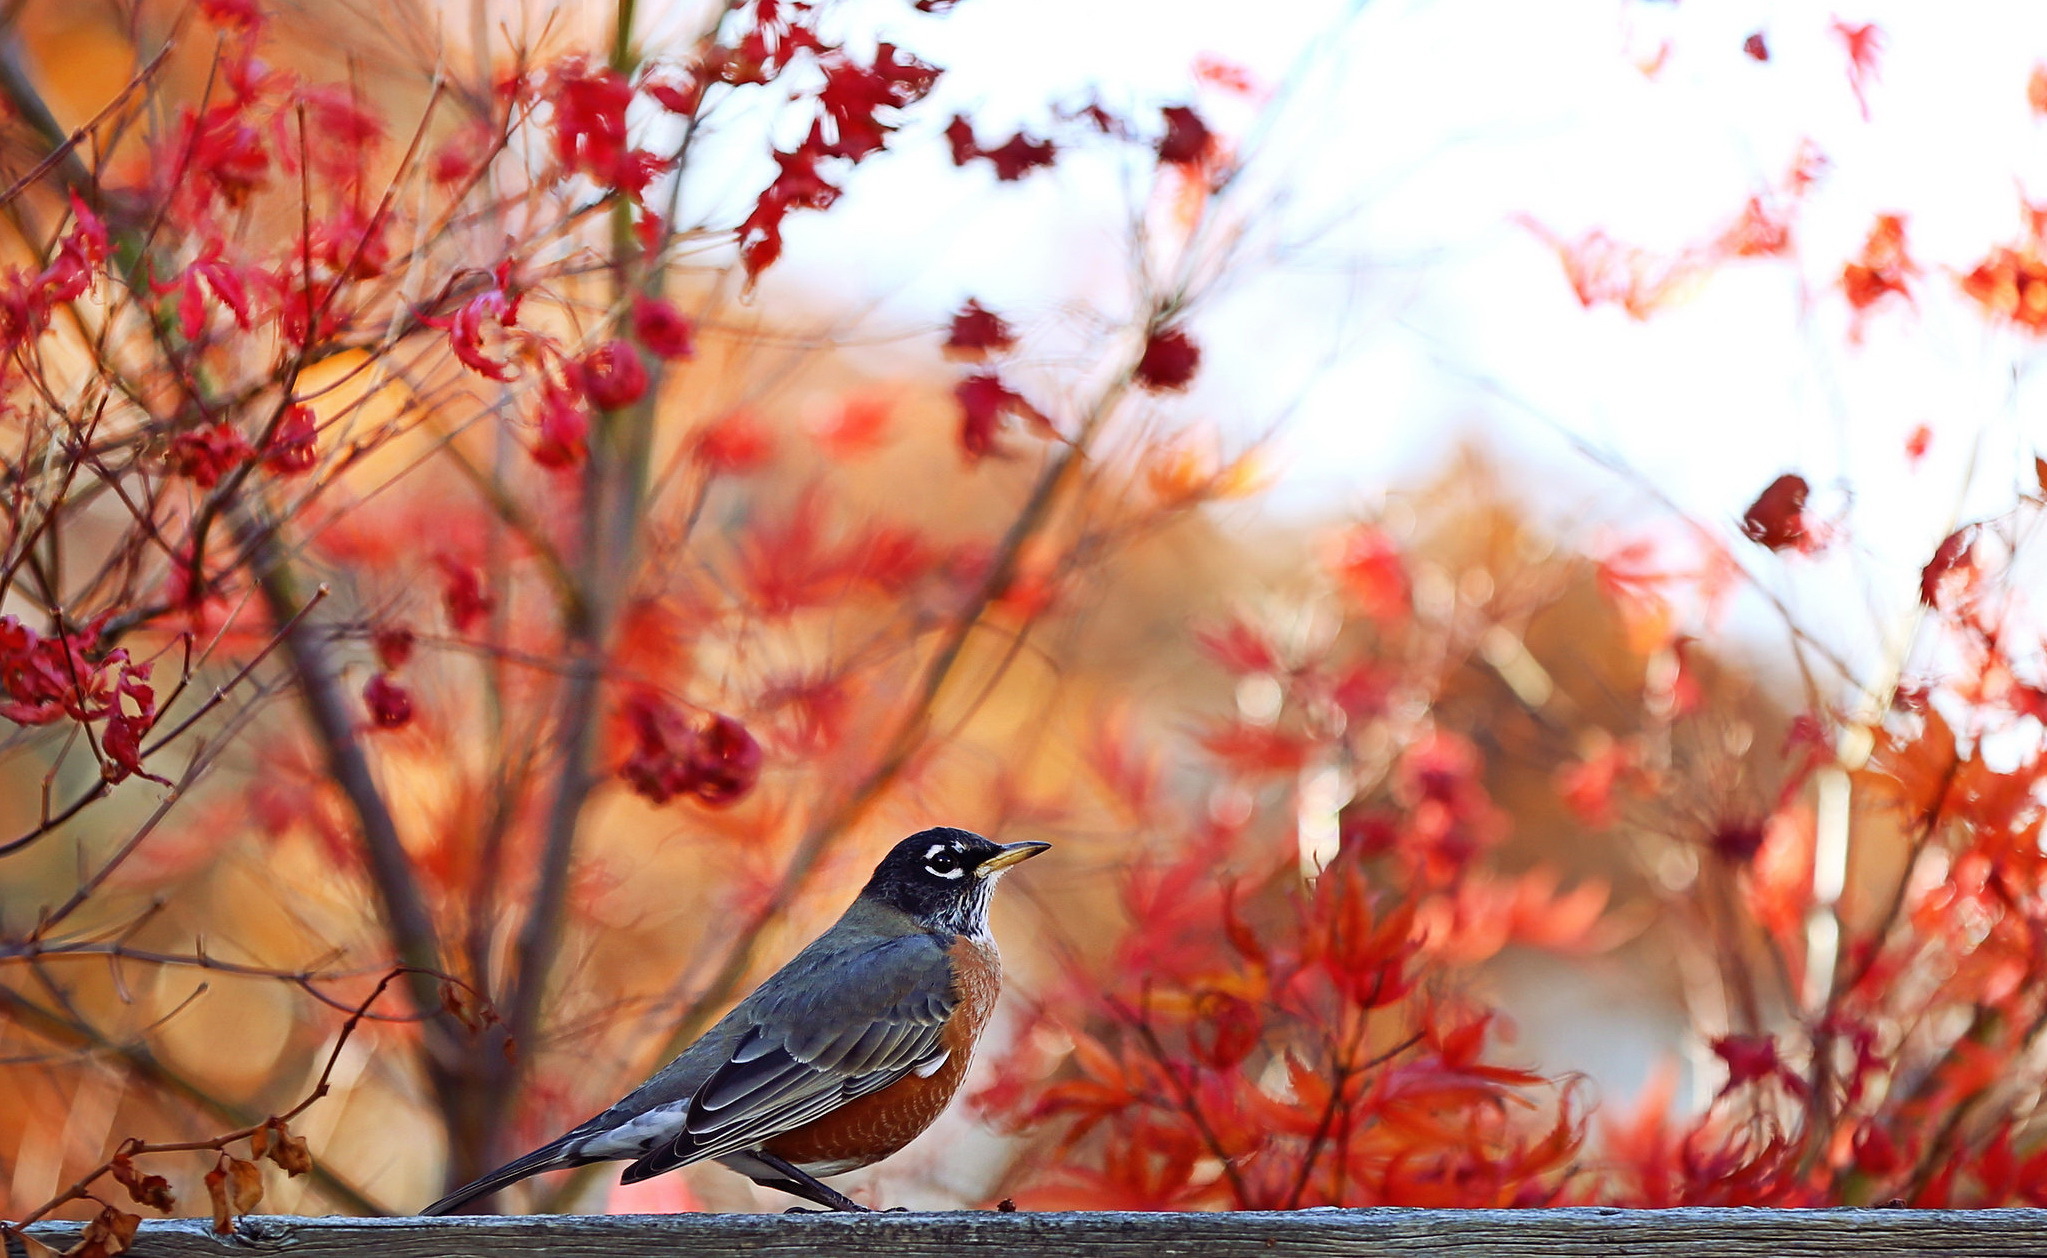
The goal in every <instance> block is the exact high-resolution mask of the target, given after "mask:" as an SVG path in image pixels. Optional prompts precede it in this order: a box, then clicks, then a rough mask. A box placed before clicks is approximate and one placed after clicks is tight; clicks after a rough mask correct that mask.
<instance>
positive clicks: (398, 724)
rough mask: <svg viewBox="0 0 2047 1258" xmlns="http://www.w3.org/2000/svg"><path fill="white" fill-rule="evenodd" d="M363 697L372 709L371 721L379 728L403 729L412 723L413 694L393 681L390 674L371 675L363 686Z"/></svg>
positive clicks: (366, 705)
mask: <svg viewBox="0 0 2047 1258" xmlns="http://www.w3.org/2000/svg"><path fill="white" fill-rule="evenodd" d="M362 698H363V705H364V706H365V707H367V708H368V709H369V711H370V723H371V724H372V725H374V726H376V727H377V728H378V729H403V728H405V727H406V726H407V725H410V724H412V696H411V695H409V694H407V693H406V692H405V688H404V687H403V686H400V685H399V684H398V683H397V682H395V681H392V680H391V676H390V674H388V673H377V674H374V675H373V676H371V678H370V680H369V682H368V683H367V684H366V685H364V686H363V691H362Z"/></svg>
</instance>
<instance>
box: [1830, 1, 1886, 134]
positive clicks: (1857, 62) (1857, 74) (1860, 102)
mask: <svg viewBox="0 0 2047 1258" xmlns="http://www.w3.org/2000/svg"><path fill="white" fill-rule="evenodd" d="M1834 37H1835V38H1836V39H1839V40H1840V41H1841V46H1842V47H1843V48H1844V49H1845V50H1846V51H1847V53H1848V87H1849V89H1850V90H1851V91H1853V92H1854V93H1855V105H1856V107H1857V108H1858V109H1860V110H1861V111H1862V120H1863V121H1864V122H1867V121H1869V85H1870V83H1871V81H1872V80H1874V79H1875V78H1876V73H1877V65H1876V62H1877V57H1878V55H1879V54H1881V53H1882V52H1883V46H1884V33H1883V31H1882V30H1881V29H1879V28H1878V27H1877V26H1876V24H1875V23H1873V22H1872V23H1866V24H1864V25H1861V26H1856V25H1852V24H1850V23H1848V22H1844V21H1842V20H1841V19H1840V18H1835V19H1834Z"/></svg>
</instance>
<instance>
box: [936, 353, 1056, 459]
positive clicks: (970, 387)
mask: <svg viewBox="0 0 2047 1258" xmlns="http://www.w3.org/2000/svg"><path fill="white" fill-rule="evenodd" d="M952 392H953V397H954V398H955V399H956V400H957V401H958V402H959V407H960V450H961V451H962V452H963V453H965V454H966V456H967V461H968V462H977V461H979V460H980V459H983V458H985V457H987V456H988V455H990V454H995V453H999V448H998V446H997V444H996V436H997V434H998V432H999V431H1000V429H1001V427H1002V420H1003V417H1004V416H1007V415H1018V416H1022V417H1023V418H1024V419H1026V420H1028V421H1029V422H1030V424H1031V426H1032V427H1034V428H1036V429H1038V430H1039V431H1041V432H1044V433H1045V434H1047V435H1051V433H1052V425H1051V421H1050V420H1048V419H1046V418H1045V416H1044V413H1043V412H1041V411H1039V410H1038V409H1037V408H1036V407H1034V406H1032V405H1031V404H1030V402H1029V401H1028V400H1027V399H1026V398H1025V397H1024V395H1023V394H1021V393H1018V392H1017V391H1016V390H1014V389H1012V388H1010V387H1009V386H1007V385H1005V384H1003V383H1002V378H1001V377H1000V376H998V375H996V374H995V373H994V372H992V371H984V372H979V373H977V374H975V375H971V376H968V377H967V378H966V379H964V380H961V381H960V382H959V383H958V384H956V385H954V386H953V390H952Z"/></svg>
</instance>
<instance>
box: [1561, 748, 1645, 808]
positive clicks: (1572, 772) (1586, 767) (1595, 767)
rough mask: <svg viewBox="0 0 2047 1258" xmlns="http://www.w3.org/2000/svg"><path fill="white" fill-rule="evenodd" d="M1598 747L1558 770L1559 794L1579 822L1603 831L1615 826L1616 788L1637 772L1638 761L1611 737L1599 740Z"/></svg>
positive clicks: (1628, 750) (1627, 749)
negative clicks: (1636, 763)
mask: <svg viewBox="0 0 2047 1258" xmlns="http://www.w3.org/2000/svg"><path fill="white" fill-rule="evenodd" d="M1597 747H1598V749H1597V750H1596V751H1594V752H1593V753H1592V754H1591V755H1588V756H1586V757H1584V758H1583V759H1581V760H1578V761H1575V762H1574V763H1571V764H1568V765H1565V766H1564V767H1563V768H1562V769H1560V770H1558V772H1557V793H1558V794H1559V795H1560V796H1562V797H1563V801H1564V804H1565V806H1566V807H1568V808H1569V809H1570V810H1571V812H1572V813H1573V814H1575V815H1576V816H1577V817H1578V819H1579V820H1581V821H1583V822H1584V823H1585V824H1587V825H1590V826H1598V827H1602V828H1603V827H1606V826H1610V825H1612V824H1613V819H1614V801H1613V792H1614V788H1615V787H1616V786H1618V785H1619V784H1620V783H1621V782H1622V781H1623V780H1624V779H1625V778H1626V777H1627V776H1628V775H1630V774H1632V773H1633V772H1634V771H1635V758H1634V755H1633V753H1632V752H1631V751H1630V749H1629V748H1628V747H1627V745H1626V744H1624V743H1621V742H1619V741H1618V740H1616V739H1614V738H1613V737H1612V736H1610V735H1609V736H1605V737H1602V738H1600V739H1599V740H1598V743H1597Z"/></svg>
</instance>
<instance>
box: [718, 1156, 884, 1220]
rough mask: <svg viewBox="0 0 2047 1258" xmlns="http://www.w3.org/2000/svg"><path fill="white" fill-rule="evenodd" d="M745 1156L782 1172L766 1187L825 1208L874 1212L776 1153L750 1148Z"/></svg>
mask: <svg viewBox="0 0 2047 1258" xmlns="http://www.w3.org/2000/svg"><path fill="white" fill-rule="evenodd" d="M747 1156H748V1157H751V1158H754V1159H755V1160H757V1161H759V1162H760V1163H761V1164H762V1165H763V1166H766V1167H768V1168H769V1169H771V1170H773V1171H774V1172H775V1173H776V1174H777V1175H780V1176H782V1179H781V1180H777V1181H774V1182H771V1183H769V1184H767V1185H766V1186H767V1187H769V1188H777V1189H780V1190H781V1191H783V1192H785V1193H788V1194H790V1195H791V1196H794V1197H801V1198H803V1199H804V1200H805V1201H815V1202H816V1203H817V1204H819V1205H821V1206H823V1207H825V1208H826V1209H828V1210H849V1211H852V1212H854V1213H857V1214H872V1213H874V1212H873V1211H872V1210H869V1209H868V1208H867V1207H866V1206H863V1205H861V1204H860V1203H859V1202H857V1201H855V1200H853V1199H852V1198H851V1197H848V1196H847V1195H846V1194H844V1193H842V1192H839V1191H838V1190H837V1189H834V1188H830V1187H827V1186H826V1185H825V1184H824V1183H822V1182H821V1181H819V1180H818V1179H817V1177H816V1176H814V1175H811V1174H810V1173H809V1172H807V1171H804V1170H802V1169H800V1168H798V1167H797V1166H796V1165H795V1164H793V1163H791V1162H786V1161H784V1160H783V1159H781V1158H778V1157H776V1156H775V1155H774V1154H772V1153H769V1152H767V1151H766V1150H764V1149H753V1150H749V1151H748V1153H747Z"/></svg>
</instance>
